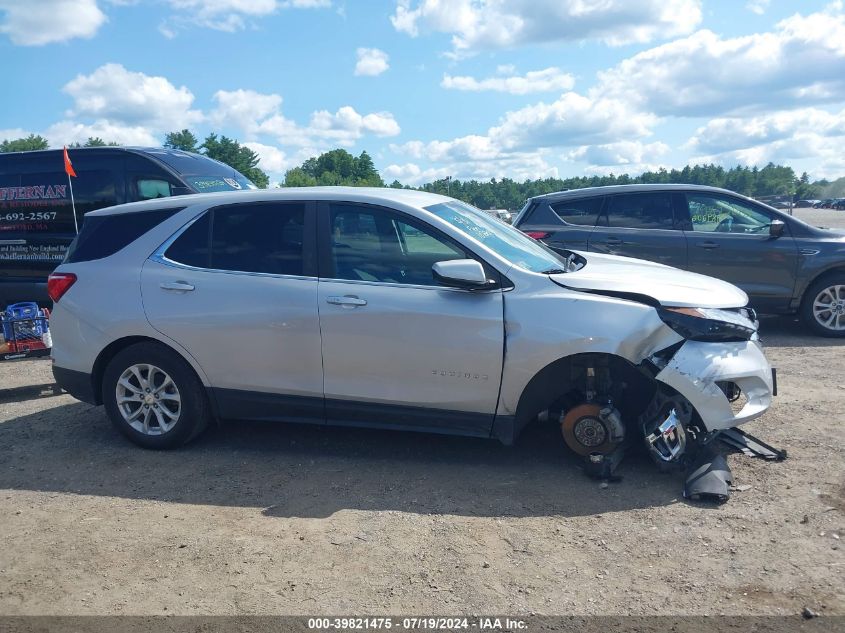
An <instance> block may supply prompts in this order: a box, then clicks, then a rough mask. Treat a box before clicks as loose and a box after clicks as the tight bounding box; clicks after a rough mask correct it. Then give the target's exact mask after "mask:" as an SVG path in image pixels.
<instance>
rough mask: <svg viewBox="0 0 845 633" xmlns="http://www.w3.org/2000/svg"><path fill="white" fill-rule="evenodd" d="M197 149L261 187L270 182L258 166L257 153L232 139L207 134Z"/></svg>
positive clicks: (265, 186)
mask: <svg viewBox="0 0 845 633" xmlns="http://www.w3.org/2000/svg"><path fill="white" fill-rule="evenodd" d="M183 131H184V130H183ZM199 149H200V151H202V153H204V154H205V155H206V156H208V157H209V158H213V159H214V160H219V161H220V162H221V163H225V164H226V165H229V166H230V167H233V168H234V169H237V170H238V171H239V172H241V173H242V174H243V175H244V176H246V177H247V178H249V179H250V180H251V181H252V182H254V183H255V184H256V185H257V186H258V187H260V188H261V189H266V188H267V185H269V184H270V178H269V177H268V176H267V174H265V173H264V172H263V171H262V170H261V169H259V167H258V161H259V158H258V154H256V153H255V152H253V151H252V150H251V149H249V148H248V147H245V146H243V145H241V144H240V143H238V142H237V141H236V140H234V139H231V138H229V137H227V136H221V137H219V138H218V137H217V135H216V134H209V135H208V136H206V137H205V140H204V141H203V143H202V145H201V146H200V148H199Z"/></svg>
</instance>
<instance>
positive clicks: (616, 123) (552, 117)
mask: <svg viewBox="0 0 845 633" xmlns="http://www.w3.org/2000/svg"><path fill="white" fill-rule="evenodd" d="M655 122H656V118H655V117H654V116H653V115H651V114H649V113H646V112H637V111H635V110H632V109H631V108H630V107H629V105H628V104H627V103H625V102H624V101H623V100H621V99H604V98H590V97H585V96H583V95H580V94H577V93H575V92H567V93H565V94H563V95H561V96H560V98H559V99H557V100H556V101H553V102H552V103H548V104H547V103H543V102H540V103H537V104H534V105H530V106H526V107H524V108H521V109H519V110H515V111H513V112H508V113H507V114H505V116H504V117H503V118H502V121H501V123H500V124H499V125H498V126H496V127H493V128H490V130H489V131H488V136H489V137H490V139H491V140H492V141H493V142H494V143H495V144H496V145H497V146H499V147H502V148H504V149H507V150H527V149H532V148H538V147H566V146H574V145H588V144H595V143H603V142H613V141H616V140H618V139H620V138H638V137H643V136H647V135H649V134H650V133H651V129H650V128H651V126H652V125H653V124H654V123H655Z"/></svg>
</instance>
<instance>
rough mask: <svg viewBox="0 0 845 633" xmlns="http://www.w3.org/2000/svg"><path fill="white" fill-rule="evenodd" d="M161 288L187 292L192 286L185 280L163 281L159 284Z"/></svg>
mask: <svg viewBox="0 0 845 633" xmlns="http://www.w3.org/2000/svg"><path fill="white" fill-rule="evenodd" d="M160 287H161V289H162V290H175V291H176V292H189V291H191V290H193V289H194V286H192V285H191V284H189V283H188V282H187V281H165V282H164V283H162V284H160Z"/></svg>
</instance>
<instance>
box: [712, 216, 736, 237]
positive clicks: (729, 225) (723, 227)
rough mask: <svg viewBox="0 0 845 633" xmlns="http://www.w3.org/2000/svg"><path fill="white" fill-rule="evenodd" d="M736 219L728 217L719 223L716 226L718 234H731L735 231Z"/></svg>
mask: <svg viewBox="0 0 845 633" xmlns="http://www.w3.org/2000/svg"><path fill="white" fill-rule="evenodd" d="M733 224H734V219H733V218H732V217H730V216H728V217H726V218H725V219H724V220H722V221H721V222H719V224H718V225H716V232H717V233H730V232H731V230H732V229H733Z"/></svg>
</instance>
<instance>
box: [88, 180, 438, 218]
mask: <svg viewBox="0 0 845 633" xmlns="http://www.w3.org/2000/svg"><path fill="white" fill-rule="evenodd" d="M283 200H343V201H345V202H365V203H366V202H369V203H372V204H379V203H382V204H383V203H390V202H394V203H399V204H404V205H407V206H411V207H416V208H418V209H423V208H425V207H428V206H431V205H433V204H437V203H440V202H448V201H450V200H453V198H449V197H447V196H441V195H440V194H436V193H429V192H427V191H417V190H415V189H391V188H388V187H280V188H277V189H248V190H243V191H221V192H218V193H197V194H192V195H187V196H173V197H169V198H156V199H155V200H145V201H143V202H130V203H128V204H120V205H117V206H114V207H107V208H104V209H97V210H96V211H91V212H90V213H87V214H86V215H87V216H99V215H112V214H117V213H134V212H141V211H153V210H156V209H165V208H172V207H174V206H178V207H183V206H184V207H188V206H193V205H203V206H209V207H211V206H216V205H221V204H233V203H245V202H273V201H283Z"/></svg>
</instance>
